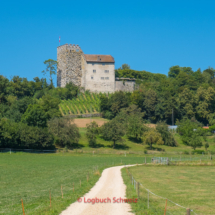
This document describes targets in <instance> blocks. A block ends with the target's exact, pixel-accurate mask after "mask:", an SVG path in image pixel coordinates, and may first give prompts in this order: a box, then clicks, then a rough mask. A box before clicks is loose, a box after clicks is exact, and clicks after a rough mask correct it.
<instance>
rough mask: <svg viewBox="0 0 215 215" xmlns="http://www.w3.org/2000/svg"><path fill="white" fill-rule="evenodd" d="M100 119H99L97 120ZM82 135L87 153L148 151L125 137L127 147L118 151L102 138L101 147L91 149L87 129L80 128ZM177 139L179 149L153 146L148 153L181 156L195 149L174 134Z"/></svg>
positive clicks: (212, 145) (211, 141) (212, 147)
mask: <svg viewBox="0 0 215 215" xmlns="http://www.w3.org/2000/svg"><path fill="white" fill-rule="evenodd" d="M97 119H99V117H98V118H97ZM79 129H80V133H81V139H80V141H79V143H80V144H81V145H82V149H83V150H84V151H86V152H92V151H99V152H100V153H125V152H127V153H137V154H144V150H148V148H149V147H148V145H143V144H141V143H135V142H133V141H130V140H129V139H128V138H127V137H124V138H123V139H124V144H125V146H124V147H123V146H122V147H119V149H118V150H114V149H112V148H111V145H112V142H110V141H105V140H103V139H102V138H100V137H99V138H98V140H97V142H98V144H99V145H100V147H98V148H96V149H95V148H90V147H89V146H88V141H87V138H86V135H85V134H86V128H79ZM174 136H175V139H176V141H177V143H178V147H170V146H165V145H153V147H154V150H148V153H154V154H160V153H162V154H166V153H167V154H181V153H183V152H184V151H187V152H191V151H193V149H192V148H191V147H190V146H186V145H184V144H183V143H182V141H181V139H180V136H179V135H178V134H174ZM208 140H209V145H210V147H209V150H212V151H215V142H214V138H213V137H212V136H211V137H208ZM197 149H202V150H205V148H204V146H202V147H201V148H197Z"/></svg>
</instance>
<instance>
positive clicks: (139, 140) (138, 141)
mask: <svg viewBox="0 0 215 215" xmlns="http://www.w3.org/2000/svg"><path fill="white" fill-rule="evenodd" d="M128 139H129V140H130V141H131V142H133V143H142V142H143V141H142V140H141V139H136V138H134V137H129V138H128Z"/></svg>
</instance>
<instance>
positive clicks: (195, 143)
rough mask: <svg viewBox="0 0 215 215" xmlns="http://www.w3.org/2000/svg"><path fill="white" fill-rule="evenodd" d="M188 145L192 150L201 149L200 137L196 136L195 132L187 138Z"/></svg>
mask: <svg viewBox="0 0 215 215" xmlns="http://www.w3.org/2000/svg"><path fill="white" fill-rule="evenodd" d="M188 145H189V146H191V147H192V148H193V149H194V150H195V149H196V148H200V147H202V141H201V139H200V136H199V135H198V134H197V132H193V134H192V136H191V138H189V142H188Z"/></svg>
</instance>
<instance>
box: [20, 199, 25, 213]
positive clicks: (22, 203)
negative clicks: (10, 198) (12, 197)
mask: <svg viewBox="0 0 215 215" xmlns="http://www.w3.org/2000/svg"><path fill="white" fill-rule="evenodd" d="M21 202H22V211H23V215H25V210H24V204H23V201H22V199H21Z"/></svg>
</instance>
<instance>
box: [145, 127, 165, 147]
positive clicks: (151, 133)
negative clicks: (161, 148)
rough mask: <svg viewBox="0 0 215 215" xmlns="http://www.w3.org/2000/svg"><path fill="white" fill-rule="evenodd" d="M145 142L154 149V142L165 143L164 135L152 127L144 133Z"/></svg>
mask: <svg viewBox="0 0 215 215" xmlns="http://www.w3.org/2000/svg"><path fill="white" fill-rule="evenodd" d="M144 143H145V144H147V145H149V146H150V149H152V144H157V145H163V144H164V141H163V140H162V136H161V134H160V133H159V132H157V131H156V130H155V129H150V130H148V131H147V132H145V133H144Z"/></svg>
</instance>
